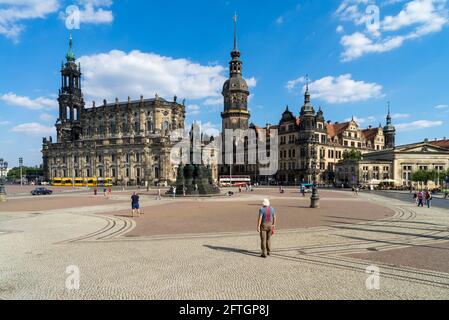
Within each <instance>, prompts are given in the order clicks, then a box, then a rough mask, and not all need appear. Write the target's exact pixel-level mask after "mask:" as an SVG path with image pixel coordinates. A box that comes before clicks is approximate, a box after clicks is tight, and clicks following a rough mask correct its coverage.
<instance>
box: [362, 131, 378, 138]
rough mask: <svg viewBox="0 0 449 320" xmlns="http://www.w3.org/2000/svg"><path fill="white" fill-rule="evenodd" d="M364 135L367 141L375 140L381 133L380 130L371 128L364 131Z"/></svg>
mask: <svg viewBox="0 0 449 320" xmlns="http://www.w3.org/2000/svg"><path fill="white" fill-rule="evenodd" d="M362 133H363V135H364V137H365V139H366V140H373V139H374V138H375V137H376V136H377V134H378V133H379V128H371V129H365V130H362Z"/></svg>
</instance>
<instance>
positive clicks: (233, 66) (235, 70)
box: [229, 13, 242, 77]
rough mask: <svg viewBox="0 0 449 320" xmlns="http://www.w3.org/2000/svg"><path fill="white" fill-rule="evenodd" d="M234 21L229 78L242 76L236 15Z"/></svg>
mask: <svg viewBox="0 0 449 320" xmlns="http://www.w3.org/2000/svg"><path fill="white" fill-rule="evenodd" d="M233 20H234V48H233V49H232V51H231V57H232V61H231V62H230V63H229V64H230V74H231V77H241V76H242V62H241V61H240V51H239V49H238V48H237V13H236V14H235V15H234V17H233Z"/></svg>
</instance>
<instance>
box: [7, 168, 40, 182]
mask: <svg viewBox="0 0 449 320" xmlns="http://www.w3.org/2000/svg"><path fill="white" fill-rule="evenodd" d="M42 175H43V170H42V169H39V168H32V167H22V177H27V176H30V177H39V176H42ZM7 179H8V180H20V167H15V168H12V169H11V170H10V171H9V172H8V176H7Z"/></svg>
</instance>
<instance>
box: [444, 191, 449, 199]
mask: <svg viewBox="0 0 449 320" xmlns="http://www.w3.org/2000/svg"><path fill="white" fill-rule="evenodd" d="M448 196H449V191H448V190H446V191H445V192H444V199H447V197H448Z"/></svg>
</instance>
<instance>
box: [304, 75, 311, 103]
mask: <svg viewBox="0 0 449 320" xmlns="http://www.w3.org/2000/svg"><path fill="white" fill-rule="evenodd" d="M309 104H310V92H309V75H308V74H306V92H305V93H304V105H309Z"/></svg>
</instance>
